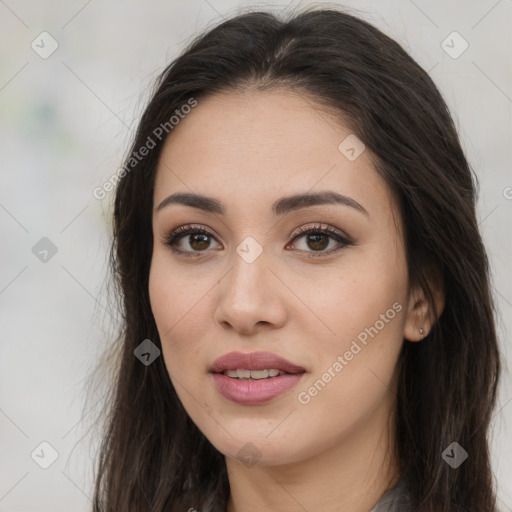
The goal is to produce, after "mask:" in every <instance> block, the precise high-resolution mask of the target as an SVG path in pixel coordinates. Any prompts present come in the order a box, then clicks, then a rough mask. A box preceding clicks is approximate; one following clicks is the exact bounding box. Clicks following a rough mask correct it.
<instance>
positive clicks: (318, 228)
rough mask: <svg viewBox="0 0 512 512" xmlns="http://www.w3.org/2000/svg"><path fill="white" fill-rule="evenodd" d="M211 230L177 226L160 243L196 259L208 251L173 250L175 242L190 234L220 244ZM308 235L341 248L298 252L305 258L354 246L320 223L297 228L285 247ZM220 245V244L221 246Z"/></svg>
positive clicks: (346, 238) (200, 226) (348, 238)
mask: <svg viewBox="0 0 512 512" xmlns="http://www.w3.org/2000/svg"><path fill="white" fill-rule="evenodd" d="M210 230H211V228H209V227H208V229H205V227H204V226H203V225H202V224H184V225H181V226H178V227H176V228H174V229H172V230H171V231H170V233H169V234H167V235H164V236H163V240H162V243H163V244H164V245H167V246H169V248H170V249H171V250H172V251H173V252H174V253H176V254H180V255H184V256H186V257H198V256H201V255H203V253H204V254H206V253H208V252H210V250H209V249H205V250H204V251H181V250H179V249H175V248H174V244H175V242H176V241H181V240H182V239H183V238H186V236H187V235H192V234H197V233H200V234H204V235H205V236H208V237H210V238H213V239H214V240H215V241H216V242H217V243H219V244H220V242H219V241H218V240H217V237H216V235H214V234H213V233H212V232H211V231H213V230H211V231H210ZM309 233H322V234H325V235H326V236H328V237H330V238H331V239H332V240H334V241H335V242H336V243H338V244H340V245H341V247H338V248H336V249H330V250H329V251H304V250H299V252H300V253H306V254H307V255H308V256H307V257H311V256H313V257H316V256H325V257H327V256H329V255H331V254H334V253H337V252H339V251H340V250H341V249H343V248H345V247H347V246H350V245H355V244H354V242H353V241H352V239H351V237H350V236H349V235H347V234H346V233H345V232H344V231H342V230H340V229H338V228H334V227H333V226H330V225H329V224H324V223H322V222H316V223H314V224H313V225H311V224H307V225H304V226H301V227H300V228H297V229H296V230H295V231H293V232H292V234H291V235H289V237H288V238H289V239H291V240H290V242H289V243H288V244H287V245H286V247H288V246H289V245H290V243H293V242H294V241H295V240H296V239H297V238H301V237H302V236H304V235H307V234H309ZM221 245H222V244H221Z"/></svg>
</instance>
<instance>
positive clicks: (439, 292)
mask: <svg viewBox="0 0 512 512" xmlns="http://www.w3.org/2000/svg"><path fill="white" fill-rule="evenodd" d="M427 282H428V286H429V288H430V290H431V292H432V295H433V297H434V303H435V306H436V309H437V315H438V316H439V317H440V316H441V313H442V312H443V310H444V305H445V293H444V287H443V283H442V279H441V278H440V276H439V273H438V272H435V271H433V270H431V271H430V275H429V276H428V277H427ZM435 321H436V319H435V315H434V311H433V310H432V308H431V307H430V304H429V302H428V300H427V296H426V294H425V291H424V290H423V289H422V288H421V287H420V286H419V285H416V286H414V287H412V289H411V290H410V291H409V302H408V307H407V316H406V320H405V326H404V338H405V339H406V340H408V341H421V340H422V339H423V338H425V337H426V336H427V335H428V334H429V333H430V331H431V329H432V327H433V325H434V322H435Z"/></svg>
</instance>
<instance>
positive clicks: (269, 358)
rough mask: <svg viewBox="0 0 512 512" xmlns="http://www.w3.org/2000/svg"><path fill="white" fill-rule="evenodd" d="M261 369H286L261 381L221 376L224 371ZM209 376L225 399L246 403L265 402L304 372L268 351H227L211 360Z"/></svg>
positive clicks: (286, 387)
mask: <svg viewBox="0 0 512 512" xmlns="http://www.w3.org/2000/svg"><path fill="white" fill-rule="evenodd" d="M237 368H240V369H245V370H264V369H266V368H268V369H271V368H275V369H277V370H281V371H284V372H287V373H288V374H287V375H278V376H277V377H272V378H270V379H262V380H237V379H233V378H231V377H228V376H227V375H223V374H222V372H223V371H225V370H236V369H237ZM210 372H211V373H212V377H213V380H214V383H215V386H216V387H217V390H218V391H219V393H220V394H221V395H222V396H224V397H225V398H227V399H229V400H231V401H233V402H237V403H240V404H245V405H256V404H262V403H265V402H268V401H269V400H272V399H273V398H275V397H276V396H278V395H280V394H282V393H284V392H285V391H287V390H289V389H290V388H292V387H293V386H295V385H296V384H298V382H299V381H300V380H301V379H302V377H303V376H304V375H305V373H306V371H305V369H304V368H302V367H300V366H297V365H295V364H293V363H291V362H290V361H287V360H286V359H283V358H282V357H279V356H276V355H275V354H272V353H271V352H253V353H249V354H246V353H243V352H230V353H228V354H224V355H223V356H221V357H219V358H218V359H216V360H215V361H214V363H213V364H212V366H211V368H210Z"/></svg>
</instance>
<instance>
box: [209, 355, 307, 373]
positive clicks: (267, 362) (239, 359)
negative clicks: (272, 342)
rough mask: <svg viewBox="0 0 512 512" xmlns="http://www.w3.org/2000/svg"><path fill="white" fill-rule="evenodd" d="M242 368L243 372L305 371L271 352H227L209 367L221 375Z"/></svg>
mask: <svg viewBox="0 0 512 512" xmlns="http://www.w3.org/2000/svg"><path fill="white" fill-rule="evenodd" d="M242 368H243V369H245V370H265V369H269V370H270V369H276V370H281V371H283V372H286V373H300V372H304V371H305V369H304V368H302V367H301V366H298V365H296V364H293V363H291V362H290V361H288V360H286V359H284V358H283V357H280V356H277V355H275V354H272V353H271V352H251V353H244V352H229V353H227V354H224V355H222V356H220V357H218V358H217V359H215V361H214V362H213V364H212V366H211V367H210V371H211V372H213V373H222V372H223V371H225V370H237V369H242Z"/></svg>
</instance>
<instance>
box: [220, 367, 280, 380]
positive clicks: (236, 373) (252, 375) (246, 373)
mask: <svg viewBox="0 0 512 512" xmlns="http://www.w3.org/2000/svg"><path fill="white" fill-rule="evenodd" d="M222 373H224V375H226V376H228V377H232V378H234V379H244V380H248V379H253V380H258V379H266V378H268V377H277V376H278V375H285V374H286V372H282V371H281V370H276V369H274V368H272V369H270V370H245V369H242V368H239V369H236V370H226V371H224V372H222Z"/></svg>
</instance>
